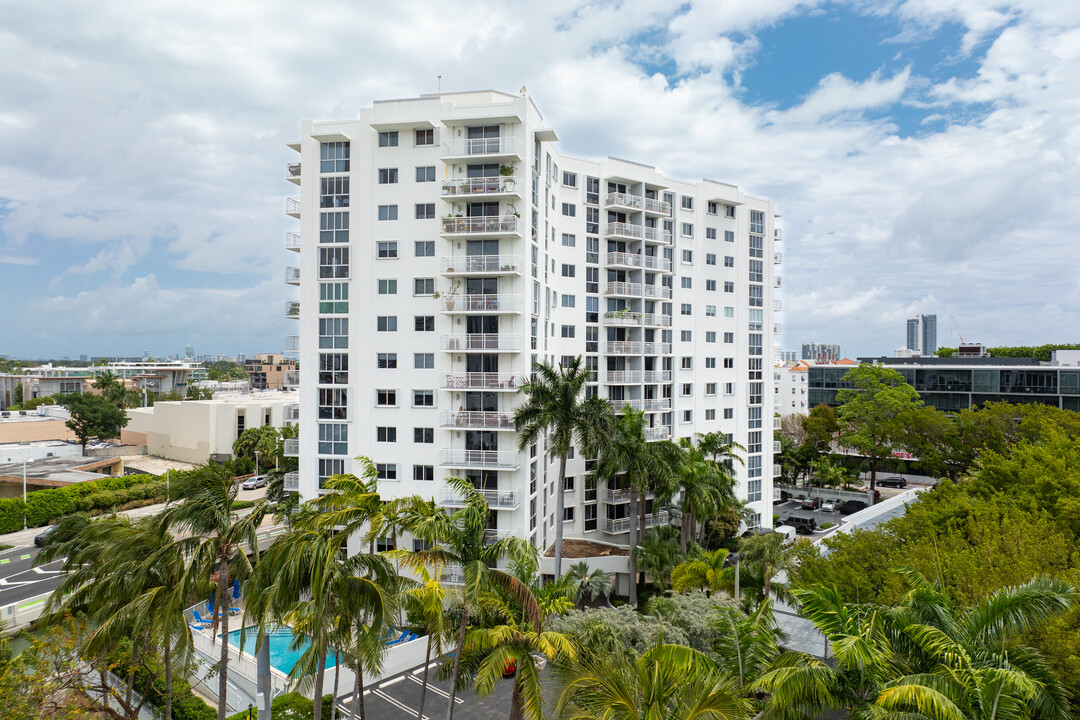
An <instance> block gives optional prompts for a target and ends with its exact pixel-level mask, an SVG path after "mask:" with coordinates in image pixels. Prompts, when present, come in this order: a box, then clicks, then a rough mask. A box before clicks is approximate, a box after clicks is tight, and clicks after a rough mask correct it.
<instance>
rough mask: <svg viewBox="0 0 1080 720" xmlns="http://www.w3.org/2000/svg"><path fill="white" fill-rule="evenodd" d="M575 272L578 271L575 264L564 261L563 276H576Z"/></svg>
mask: <svg viewBox="0 0 1080 720" xmlns="http://www.w3.org/2000/svg"><path fill="white" fill-rule="evenodd" d="M575 272H576V268H575V267H574V266H573V265H567V264H566V263H563V266H562V276H563V277H574V274H575Z"/></svg>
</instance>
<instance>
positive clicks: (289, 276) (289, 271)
mask: <svg viewBox="0 0 1080 720" xmlns="http://www.w3.org/2000/svg"><path fill="white" fill-rule="evenodd" d="M285 282H286V283H288V284H289V285H299V284H300V268H298V267H293V266H289V267H287V268H285Z"/></svg>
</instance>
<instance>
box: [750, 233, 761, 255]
mask: <svg viewBox="0 0 1080 720" xmlns="http://www.w3.org/2000/svg"><path fill="white" fill-rule="evenodd" d="M764 242H765V238H763V237H761V236H760V235H751V236H750V257H753V258H759V257H764V256H765V252H764V250H763V249H762V248H763V247H764Z"/></svg>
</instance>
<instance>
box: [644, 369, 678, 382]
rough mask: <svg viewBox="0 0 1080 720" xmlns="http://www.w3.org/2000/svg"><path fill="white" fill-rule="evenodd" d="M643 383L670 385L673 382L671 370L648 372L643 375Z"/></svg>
mask: <svg viewBox="0 0 1080 720" xmlns="http://www.w3.org/2000/svg"><path fill="white" fill-rule="evenodd" d="M643 375H644V377H642V382H646V383H669V382H671V371H670V370H646V371H645V372H644V373H643Z"/></svg>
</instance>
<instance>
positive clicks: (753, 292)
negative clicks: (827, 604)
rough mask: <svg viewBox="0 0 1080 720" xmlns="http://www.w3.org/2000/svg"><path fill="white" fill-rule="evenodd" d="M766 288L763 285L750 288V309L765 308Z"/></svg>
mask: <svg viewBox="0 0 1080 720" xmlns="http://www.w3.org/2000/svg"><path fill="white" fill-rule="evenodd" d="M763 293H764V288H763V287H762V286H761V285H751V286H750V307H764V302H765V300H764V298H763Z"/></svg>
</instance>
